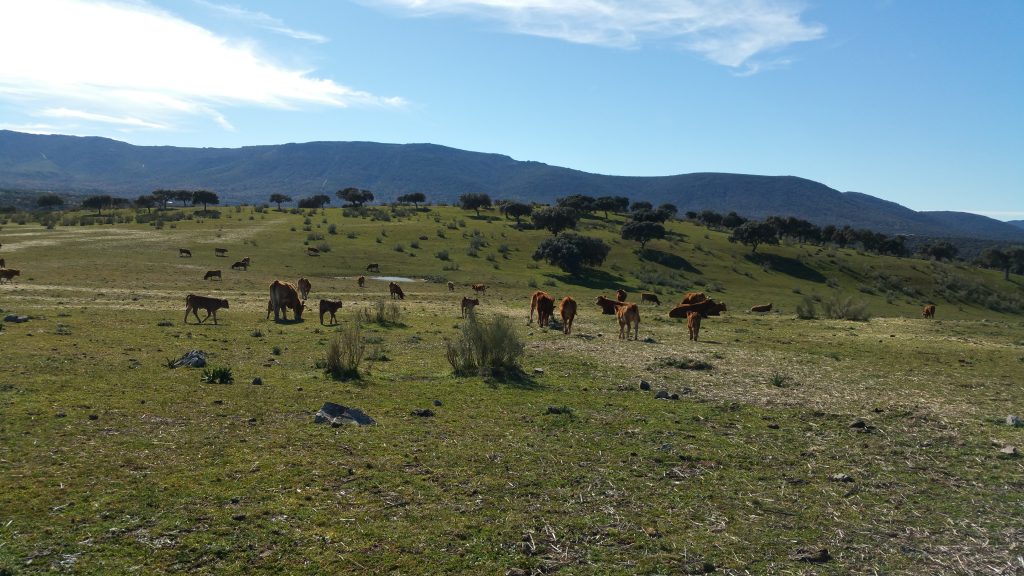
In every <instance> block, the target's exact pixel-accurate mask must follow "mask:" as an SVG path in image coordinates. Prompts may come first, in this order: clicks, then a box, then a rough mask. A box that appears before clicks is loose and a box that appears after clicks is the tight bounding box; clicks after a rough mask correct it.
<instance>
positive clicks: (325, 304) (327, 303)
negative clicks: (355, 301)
mask: <svg viewBox="0 0 1024 576" xmlns="http://www.w3.org/2000/svg"><path fill="white" fill-rule="evenodd" d="M339 309H341V300H321V301H320V324H321V325H323V323H324V314H326V313H330V314H331V324H337V323H338V318H337V317H336V316H335V315H334V314H335V313H336V312H337V311H338V310H339Z"/></svg>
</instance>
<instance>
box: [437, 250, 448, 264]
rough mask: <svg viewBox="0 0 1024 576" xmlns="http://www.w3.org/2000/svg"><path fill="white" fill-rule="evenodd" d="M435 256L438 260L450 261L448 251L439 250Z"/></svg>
mask: <svg viewBox="0 0 1024 576" xmlns="http://www.w3.org/2000/svg"><path fill="white" fill-rule="evenodd" d="M434 256H436V257H437V259H438V260H443V261H445V262H447V261H448V260H449V258H450V256H449V254H448V251H447V250H438V251H437V252H436V253H435V254H434Z"/></svg>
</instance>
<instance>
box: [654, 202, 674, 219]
mask: <svg viewBox="0 0 1024 576" xmlns="http://www.w3.org/2000/svg"><path fill="white" fill-rule="evenodd" d="M658 212H664V213H665V214H668V216H667V217H666V218H665V219H666V220H671V219H672V218H675V217H676V214H679V208H676V205H675V204H669V203H668V202H666V203H664V204H662V205H661V206H658Z"/></svg>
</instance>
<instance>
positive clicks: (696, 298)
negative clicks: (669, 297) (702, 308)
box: [679, 292, 708, 305]
mask: <svg viewBox="0 0 1024 576" xmlns="http://www.w3.org/2000/svg"><path fill="white" fill-rule="evenodd" d="M707 299H708V297H707V296H705V295H704V293H703V292H687V293H686V295H685V296H683V301H682V302H680V303H679V304H680V305H683V304H696V303H697V302H703V301H705V300H707Z"/></svg>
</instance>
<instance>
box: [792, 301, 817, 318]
mask: <svg viewBox="0 0 1024 576" xmlns="http://www.w3.org/2000/svg"><path fill="white" fill-rule="evenodd" d="M796 317H797V318H800V319H801V320H814V319H815V318H817V317H818V310H817V309H816V308H815V306H814V299H813V298H811V297H810V296H804V297H803V299H802V300H801V301H800V303H799V304H797V305H796Z"/></svg>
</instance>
